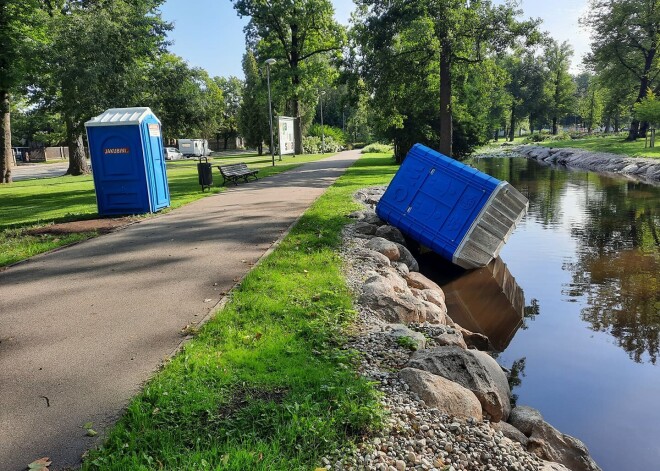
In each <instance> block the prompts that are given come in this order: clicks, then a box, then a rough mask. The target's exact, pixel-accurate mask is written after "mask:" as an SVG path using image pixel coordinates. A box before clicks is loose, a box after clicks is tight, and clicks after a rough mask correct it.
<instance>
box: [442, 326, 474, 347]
mask: <svg viewBox="0 0 660 471" xmlns="http://www.w3.org/2000/svg"><path fill="white" fill-rule="evenodd" d="M433 340H435V343H436V344H437V345H438V347H460V348H462V349H464V350H467V348H468V347H467V344H466V343H465V340H463V335H462V334H461V333H460V332H459V331H458V330H456V329H453V328H447V329H446V330H443V331H442V332H441V333H438V334H435V335H434V336H433Z"/></svg>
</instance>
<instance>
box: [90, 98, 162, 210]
mask: <svg viewBox="0 0 660 471" xmlns="http://www.w3.org/2000/svg"><path fill="white" fill-rule="evenodd" d="M85 128H86V129H87V140H88V142H89V153H90V155H91V158H92V173H93V176H94V187H95V189H96V204H97V206H98V210H99V214H100V215H101V216H111V215H115V216H116V215H125V214H143V213H153V212H156V211H158V210H160V209H163V208H166V207H168V206H169V205H170V191H169V188H168V186H167V172H166V170H165V158H164V155H163V138H162V135H161V130H160V121H159V120H158V118H156V116H154V114H153V113H152V112H151V110H150V109H149V108H113V109H109V110H107V111H106V112H105V113H103V114H101V115H99V116H97V117H96V118H92V119H91V120H90V121H88V122H86V123H85Z"/></svg>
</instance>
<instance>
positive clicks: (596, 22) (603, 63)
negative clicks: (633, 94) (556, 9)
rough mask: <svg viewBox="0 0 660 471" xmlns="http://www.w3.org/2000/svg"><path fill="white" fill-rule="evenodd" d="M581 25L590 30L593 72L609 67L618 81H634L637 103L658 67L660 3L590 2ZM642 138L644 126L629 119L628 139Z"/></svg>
mask: <svg viewBox="0 0 660 471" xmlns="http://www.w3.org/2000/svg"><path fill="white" fill-rule="evenodd" d="M583 22H584V23H585V24H586V25H588V26H589V27H590V28H591V31H592V51H591V55H590V56H589V57H588V61H589V62H590V63H591V64H592V65H593V66H594V68H595V69H596V71H597V72H599V71H600V70H602V69H607V68H611V67H612V63H615V64H616V65H617V66H619V67H618V69H619V70H620V74H619V76H618V79H615V80H625V76H626V75H628V76H630V77H632V78H634V79H635V80H636V81H637V98H636V100H635V102H637V103H638V102H640V101H641V100H642V99H643V98H644V97H645V96H646V93H647V90H648V89H649V88H650V87H652V86H653V83H654V82H655V80H656V78H657V76H658V73H660V68H659V67H658V56H657V52H658V51H657V49H658V44H659V42H660V3H659V2H658V1H657V0H591V1H590V4H589V13H588V14H587V15H586V16H585V18H584V19H583ZM645 135H646V124H645V123H641V125H640V122H639V120H638V119H637V118H633V120H632V123H631V124H630V130H629V133H628V139H629V140H634V139H637V138H638V137H640V136H642V137H643V136H645Z"/></svg>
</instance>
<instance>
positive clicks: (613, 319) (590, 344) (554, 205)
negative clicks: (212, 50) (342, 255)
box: [433, 158, 660, 471]
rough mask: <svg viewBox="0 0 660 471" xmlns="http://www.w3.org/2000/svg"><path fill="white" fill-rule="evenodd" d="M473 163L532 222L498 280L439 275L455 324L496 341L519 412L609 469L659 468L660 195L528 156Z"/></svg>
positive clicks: (504, 257) (481, 273)
mask: <svg viewBox="0 0 660 471" xmlns="http://www.w3.org/2000/svg"><path fill="white" fill-rule="evenodd" d="M469 163H470V164H471V165H473V166H475V167H477V168H479V169H480V170H482V171H484V172H486V173H488V174H490V175H493V176H495V177H496V178H499V179H501V180H507V181H509V182H510V183H511V184H513V185H514V186H515V187H516V188H517V189H518V190H520V191H521V192H522V193H523V194H524V195H525V196H527V197H528V198H529V201H530V204H529V213H528V214H527V216H526V217H525V218H524V219H523V221H522V222H521V223H520V224H519V226H518V227H517V228H516V230H515V232H514V234H513V235H512V236H511V238H510V239H509V242H508V243H507V244H506V245H505V247H504V249H503V250H502V252H501V254H500V255H501V260H499V261H498V262H497V264H495V265H493V266H491V267H490V270H488V269H481V270H478V271H476V272H462V271H460V270H456V269H453V268H450V267H449V266H441V267H440V269H437V268H438V267H436V270H434V271H435V274H434V275H433V277H434V278H435V279H436V280H438V281H439V282H440V283H441V285H442V286H443V289H444V290H445V292H446V295H447V301H448V308H449V310H450V312H449V314H450V315H453V316H454V315H455V316H457V317H463V322H462V323H464V324H468V325H466V327H468V328H470V327H472V328H473V329H474V330H482V331H483V332H484V333H487V334H490V335H491V336H492V337H493V339H492V340H493V344H495V346H496V347H497V348H499V349H503V352H502V353H500V354H499V356H498V361H499V362H500V364H502V365H503V366H505V367H507V368H511V367H512V366H513V367H514V370H515V371H517V372H518V373H519V374H518V381H517V383H518V386H516V387H514V389H513V392H514V394H515V395H516V400H517V403H518V404H521V405H529V406H532V407H534V408H537V409H539V410H540V411H541V413H542V414H543V416H544V418H545V420H546V421H548V422H549V423H550V424H552V425H554V426H555V427H556V428H558V429H559V430H561V431H562V432H564V433H567V434H569V435H573V436H575V437H578V438H579V439H581V440H582V441H583V442H584V443H585V444H586V445H587V447H588V448H589V451H590V452H591V454H592V456H593V458H594V459H595V460H596V462H597V463H598V464H599V465H600V466H601V467H602V468H603V470H604V471H618V470H641V471H646V470H654V469H660V407H659V404H660V361H659V359H658V357H659V355H660V186H653V185H648V184H644V183H638V182H632V181H630V180H626V179H624V178H619V177H610V176H603V175H598V174H595V173H589V172H586V171H572V170H566V169H557V168H550V167H547V166H542V165H540V164H538V163H537V162H535V161H531V160H527V159H523V158H486V159H476V160H474V161H472V162H469ZM433 263H437V262H436V261H434V262H433ZM439 273H442V275H439ZM491 273H494V275H493V274H491ZM493 316H496V317H493ZM521 317H524V318H523V320H522V322H520V320H521ZM477 324H479V325H477Z"/></svg>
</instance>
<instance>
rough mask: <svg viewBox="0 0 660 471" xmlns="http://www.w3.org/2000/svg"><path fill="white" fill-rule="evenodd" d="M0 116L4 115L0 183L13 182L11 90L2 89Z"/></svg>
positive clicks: (0, 145) (0, 141)
mask: <svg viewBox="0 0 660 471" xmlns="http://www.w3.org/2000/svg"><path fill="white" fill-rule="evenodd" d="M0 116H2V132H0V152H2V158H0V184H2V183H11V166H12V158H11V114H10V108H9V92H8V91H7V90H2V91H0Z"/></svg>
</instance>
